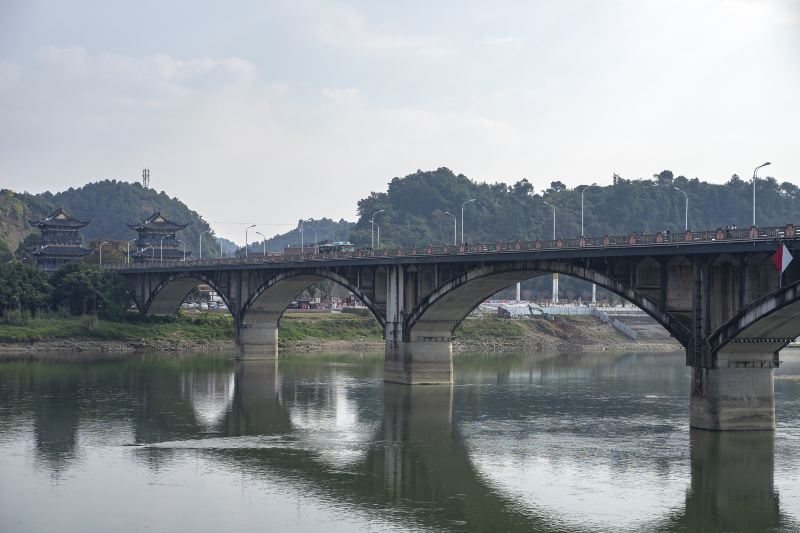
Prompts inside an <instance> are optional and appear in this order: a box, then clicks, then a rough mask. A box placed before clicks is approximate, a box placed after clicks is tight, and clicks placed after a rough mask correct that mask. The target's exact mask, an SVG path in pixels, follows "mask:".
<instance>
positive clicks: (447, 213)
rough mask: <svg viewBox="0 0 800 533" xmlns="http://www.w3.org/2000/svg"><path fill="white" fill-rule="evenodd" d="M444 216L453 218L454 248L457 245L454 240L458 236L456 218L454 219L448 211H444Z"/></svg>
mask: <svg viewBox="0 0 800 533" xmlns="http://www.w3.org/2000/svg"><path fill="white" fill-rule="evenodd" d="M444 214H445V215H450V216H451V217H453V246H456V245H457V244H458V241H457V240H456V238H457V237H456V236H457V235H458V218H456V216H455V215H454V214H453V213H451V212H450V211H445V212H444Z"/></svg>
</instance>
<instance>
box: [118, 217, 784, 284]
mask: <svg viewBox="0 0 800 533" xmlns="http://www.w3.org/2000/svg"><path fill="white" fill-rule="evenodd" d="M787 239H791V240H792V241H794V240H795V239H796V234H795V226H794V225H793V224H789V225H787V226H785V227H772V228H755V227H754V228H748V229H735V230H722V229H717V230H711V231H697V232H692V231H687V232H685V233H681V234H665V233H663V232H660V233H653V234H639V235H637V234H635V233H634V234H631V235H627V236H615V237H609V236H604V237H599V238H595V237H593V238H581V239H556V240H536V241H514V242H497V243H494V244H487V243H478V244H462V245H459V246H448V245H444V246H423V247H412V248H392V249H381V250H368V249H367V250H358V251H355V252H334V253H330V254H318V253H314V249H313V248H311V249H310V250H309V252H308V253H306V254H291V255H277V256H267V257H264V256H250V257H238V258H227V259H197V260H187V261H163V262H157V263H131V264H116V265H107V266H105V268H107V269H109V270H116V271H118V272H138V271H141V270H142V269H146V270H152V271H165V270H168V271H175V270H183V269H195V270H196V269H198V267H200V268H201V269H203V268H204V267H212V268H214V269H219V268H222V269H226V270H227V269H234V270H235V269H241V268H245V269H251V268H254V267H255V268H267V269H270V268H286V267H298V266H307V265H309V264H312V265H313V266H315V267H320V266H322V267H324V266H333V265H341V264H342V263H343V262H346V263H347V264H349V265H352V266H364V265H367V264H370V265H385V264H409V263H437V262H464V261H468V262H470V261H475V260H477V261H498V260H499V261H509V260H512V261H526V260H559V259H575V258H591V257H620V256H664V255H680V254H682V255H695V254H706V253H721V252H722V253H737V252H771V251H774V250H775V248H776V247H777V244H778V243H779V242H782V241H785V240H787ZM793 244H794V243H793V242H792V243H791V244H790V247H791V248H794V245H793ZM721 247H722V248H721Z"/></svg>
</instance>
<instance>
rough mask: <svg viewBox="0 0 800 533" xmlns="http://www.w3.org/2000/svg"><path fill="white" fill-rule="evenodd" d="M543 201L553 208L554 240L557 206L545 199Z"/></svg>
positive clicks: (554, 236) (554, 235) (554, 237)
mask: <svg viewBox="0 0 800 533" xmlns="http://www.w3.org/2000/svg"><path fill="white" fill-rule="evenodd" d="M542 203H544V204H545V205H549V206H550V207H552V208H553V240H556V206H555V205H553V204H551V203H548V202H545V201H542ZM581 233H582V232H581Z"/></svg>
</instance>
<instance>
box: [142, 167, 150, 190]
mask: <svg viewBox="0 0 800 533" xmlns="http://www.w3.org/2000/svg"><path fill="white" fill-rule="evenodd" d="M142 186H143V187H149V186H150V169H149V168H146V169H144V170H142Z"/></svg>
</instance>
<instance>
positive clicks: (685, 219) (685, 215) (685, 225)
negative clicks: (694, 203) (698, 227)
mask: <svg viewBox="0 0 800 533" xmlns="http://www.w3.org/2000/svg"><path fill="white" fill-rule="evenodd" d="M672 188H673V189H675V190H676V191H678V192H679V193H681V194H682V195H683V197H684V198H685V199H686V207H685V208H684V213H683V231H688V230H689V195H688V194H686V192H685V191H682V190H681V189H679V188H677V187H675V186H673V187H672Z"/></svg>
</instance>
